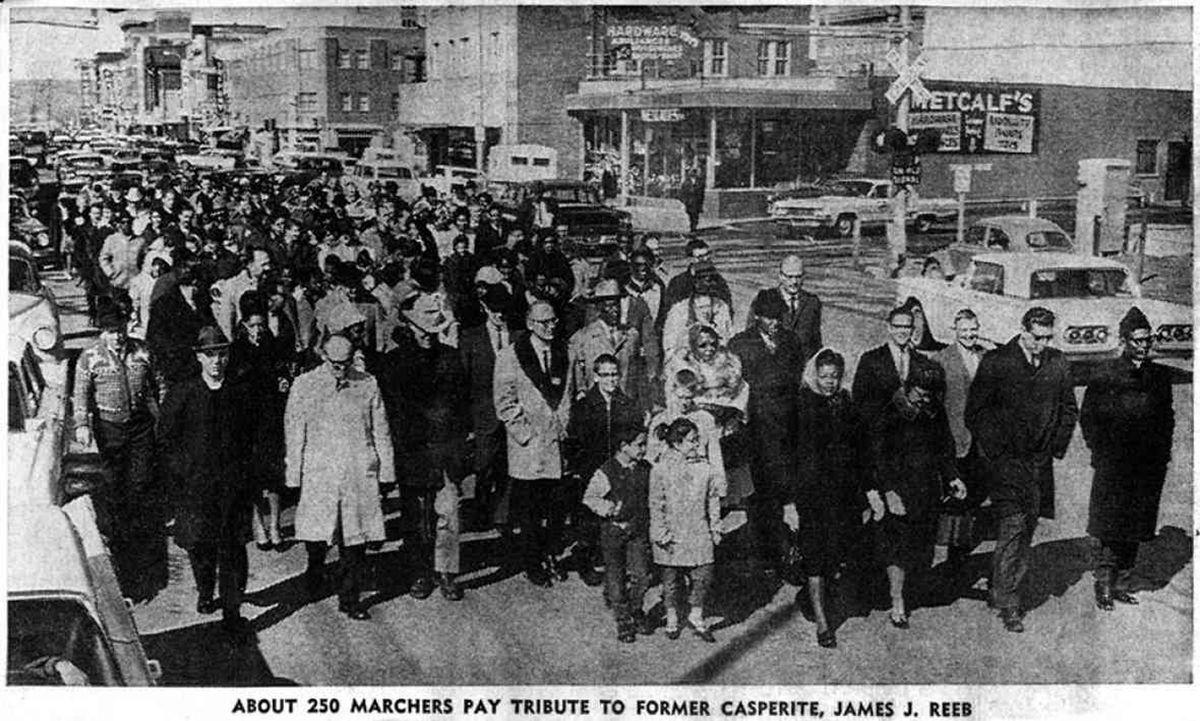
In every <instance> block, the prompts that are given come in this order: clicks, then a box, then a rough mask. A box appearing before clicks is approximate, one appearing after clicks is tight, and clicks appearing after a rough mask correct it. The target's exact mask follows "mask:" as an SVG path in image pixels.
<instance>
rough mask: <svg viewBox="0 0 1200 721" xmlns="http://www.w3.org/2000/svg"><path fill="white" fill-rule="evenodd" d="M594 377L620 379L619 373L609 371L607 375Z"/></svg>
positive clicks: (602, 374) (600, 374)
mask: <svg viewBox="0 0 1200 721" xmlns="http://www.w3.org/2000/svg"><path fill="white" fill-rule="evenodd" d="M596 377H598V378H620V377H621V373H620V371H610V372H608V373H597V374H596Z"/></svg>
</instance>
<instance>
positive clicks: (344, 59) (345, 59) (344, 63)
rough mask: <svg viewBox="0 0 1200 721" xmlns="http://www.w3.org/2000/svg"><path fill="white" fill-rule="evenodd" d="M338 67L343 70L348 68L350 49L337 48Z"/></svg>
mask: <svg viewBox="0 0 1200 721" xmlns="http://www.w3.org/2000/svg"><path fill="white" fill-rule="evenodd" d="M338 67H339V68H341V69H343V70H348V69H349V68H350V51H349V50H338Z"/></svg>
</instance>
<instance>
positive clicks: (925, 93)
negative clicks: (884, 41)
mask: <svg viewBox="0 0 1200 721" xmlns="http://www.w3.org/2000/svg"><path fill="white" fill-rule="evenodd" d="M884 59H885V60H887V62H888V65H891V66H892V68H893V69H894V70H895V71H896V73H897V76H896V80H895V81H894V82H893V83H892V84H891V87H889V88H888V90H887V92H886V93H884V97H886V98H887V99H888V102H889V103H891V104H892V105H895V104H896V103H897V102H898V101H899V100H900V98H901V97H902V96H903V95H904V91H905V90H909V91H911V92H912V94H913V97H914V98H916V99H917V101H918V102H928V101H929V100H931V99H932V98H933V95H932V94H931V93H930V92H929V90H927V89H926V88H925V84H924V83H922V82H921V73H923V72H925V66H926V65H928V64H929V61H928V60H926V59H925V56H924V55H921V56H919V57H918V58H917V59H916V60H914V61H912V62H911V63H909V62H907V61H906V60H905V59H904V56H903V55H902V54H901V53H900V51H898V50H896V49H895V48H892V49H891V50H889V51H888V52H887V55H885V56H884Z"/></svg>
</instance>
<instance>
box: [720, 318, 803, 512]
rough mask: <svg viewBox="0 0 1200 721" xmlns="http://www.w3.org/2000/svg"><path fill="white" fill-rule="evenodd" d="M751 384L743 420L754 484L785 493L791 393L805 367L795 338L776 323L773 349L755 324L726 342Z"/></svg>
mask: <svg viewBox="0 0 1200 721" xmlns="http://www.w3.org/2000/svg"><path fill="white" fill-rule="evenodd" d="M729 350H730V351H731V352H732V353H734V354H735V355H736V356H737V357H738V358H739V359H740V360H741V362H742V378H743V379H745V381H746V382H747V383H749V384H750V402H749V404H748V425H749V432H750V439H749V440H750V466H751V469H752V471H753V475H754V486H755V488H757V489H762V490H764V491H774V492H776V493H783V494H787V493H789V492H790V490H791V488H792V486H793V485H794V484H795V480H796V479H795V473H796V440H797V439H796V397H797V396H796V394H797V391H798V390H799V388H800V376H801V374H802V373H803V371H804V351H803V350H802V349H801V348H800V340H799V339H798V338H797V337H796V334H794V333H792V332H791V331H789V330H784V329H780V330H779V332H778V334H777V337H776V339H775V350H774V351H771V350H768V348H767V344H766V341H765V340H763V337H762V334H761V333H759V332H758V331H757V330H752V331H742V332H741V333H738V334H737V335H735V336H734V337H733V340H731V341H730V342H729Z"/></svg>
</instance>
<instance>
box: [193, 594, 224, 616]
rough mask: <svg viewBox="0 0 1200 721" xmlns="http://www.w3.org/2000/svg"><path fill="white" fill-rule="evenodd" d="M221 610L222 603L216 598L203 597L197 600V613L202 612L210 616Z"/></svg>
mask: <svg viewBox="0 0 1200 721" xmlns="http://www.w3.org/2000/svg"><path fill="white" fill-rule="evenodd" d="M219 610H221V604H219V603H217V601H216V600H215V599H212V598H202V599H200V600H198V601H196V613H201V614H204V615H205V616H208V615H210V614H213V613H216V612H217V611H219Z"/></svg>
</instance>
